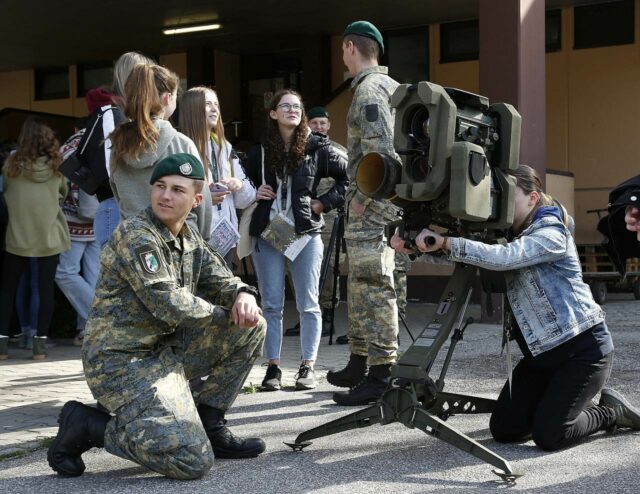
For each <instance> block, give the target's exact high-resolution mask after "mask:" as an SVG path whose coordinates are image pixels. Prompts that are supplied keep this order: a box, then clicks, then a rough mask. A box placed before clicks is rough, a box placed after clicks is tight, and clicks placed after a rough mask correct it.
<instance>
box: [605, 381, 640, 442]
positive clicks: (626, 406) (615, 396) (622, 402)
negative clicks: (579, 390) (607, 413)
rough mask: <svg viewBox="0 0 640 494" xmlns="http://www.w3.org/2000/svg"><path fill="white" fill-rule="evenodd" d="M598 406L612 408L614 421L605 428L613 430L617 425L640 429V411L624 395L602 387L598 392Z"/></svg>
mask: <svg viewBox="0 0 640 494" xmlns="http://www.w3.org/2000/svg"><path fill="white" fill-rule="evenodd" d="M600 406H604V407H608V408H611V409H613V413H614V414H615V419H616V421H615V423H614V424H613V425H612V426H611V427H610V428H609V429H607V430H608V431H609V432H613V431H615V430H616V428H618V427H622V428H627V429H633V430H636V431H637V430H640V411H639V410H638V409H636V408H634V407H633V406H631V404H630V403H629V402H628V401H627V400H626V398H625V397H624V396H622V395H621V394H620V393H618V392H617V391H615V390H613V389H609V388H604V389H603V390H602V391H601V392H600Z"/></svg>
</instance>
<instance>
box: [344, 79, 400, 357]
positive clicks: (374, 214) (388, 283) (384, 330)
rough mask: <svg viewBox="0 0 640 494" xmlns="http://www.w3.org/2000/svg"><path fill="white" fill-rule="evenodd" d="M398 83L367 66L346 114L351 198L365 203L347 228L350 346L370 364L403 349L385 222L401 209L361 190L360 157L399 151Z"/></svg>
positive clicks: (351, 215) (354, 87)
mask: <svg viewBox="0 0 640 494" xmlns="http://www.w3.org/2000/svg"><path fill="white" fill-rule="evenodd" d="M397 87H398V83H397V82H396V81H394V80H393V79H391V78H390V77H389V76H388V75H387V68H386V67H370V68H367V69H364V70H362V71H361V72H360V73H359V74H358V75H357V76H356V77H355V78H354V79H353V82H352V83H351V90H352V91H353V92H354V95H353V101H352V103H351V107H350V108H349V113H348V115H347V126H348V142H347V148H348V154H349V167H348V174H349V179H350V180H351V185H350V186H349V189H348V191H347V200H351V199H352V198H353V197H356V198H357V199H358V201H359V202H361V203H363V204H364V205H365V211H364V213H363V214H362V216H358V215H356V214H355V213H354V212H353V209H352V208H351V206H350V207H349V223H348V225H347V228H346V231H345V239H346V241H347V255H348V257H349V282H348V283H349V285H348V293H347V304H348V309H349V332H348V336H349V345H350V347H351V353H354V354H356V355H362V356H364V355H366V356H368V358H367V362H368V364H369V365H383V364H390V363H392V362H394V361H395V360H396V356H397V350H398V307H397V305H396V293H395V289H394V280H393V272H394V269H395V262H394V251H393V249H391V248H390V247H389V246H388V245H387V244H386V239H385V237H384V226H385V225H386V224H387V223H388V222H389V221H391V220H394V219H396V218H397V213H398V211H399V208H397V207H396V206H394V205H393V204H391V203H390V202H388V201H377V200H373V199H371V198H368V197H365V196H363V195H362V194H361V193H360V192H358V191H357V189H356V182H355V173H356V168H357V165H358V162H359V161H360V159H361V158H362V157H363V156H364V155H365V154H368V153H371V152H374V151H376V152H382V153H386V154H389V155H391V156H397V155H396V153H395V151H394V149H393V125H394V113H395V112H394V111H393V110H392V109H391V108H390V106H389V99H390V97H391V95H392V94H393V92H394V91H395V89H396V88H397Z"/></svg>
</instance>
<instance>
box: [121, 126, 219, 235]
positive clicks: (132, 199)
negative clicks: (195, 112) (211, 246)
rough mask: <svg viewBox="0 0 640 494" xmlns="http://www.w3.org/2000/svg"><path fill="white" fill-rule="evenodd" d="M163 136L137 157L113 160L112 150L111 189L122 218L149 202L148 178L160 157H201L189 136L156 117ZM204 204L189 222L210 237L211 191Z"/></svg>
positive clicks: (141, 208)
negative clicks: (184, 154)
mask: <svg viewBox="0 0 640 494" xmlns="http://www.w3.org/2000/svg"><path fill="white" fill-rule="evenodd" d="M153 123H154V124H155V126H156V128H157V129H158V132H160V137H159V138H158V142H157V143H156V146H155V147H154V149H152V150H151V151H148V152H146V153H144V154H142V155H141V156H140V157H139V158H138V159H135V160H134V159H130V158H125V159H124V160H121V161H115V160H114V153H113V152H112V153H111V177H110V183H111V189H112V190H113V195H114V197H115V198H116V201H118V206H119V207H120V214H121V215H122V218H123V219H126V218H129V217H131V216H134V215H136V214H138V213H139V212H140V211H142V210H144V209H145V208H146V207H147V206H149V205H150V203H151V201H150V197H151V185H150V184H149V180H150V178H151V172H152V171H153V166H154V165H155V163H156V162H157V161H158V160H161V159H162V158H166V157H167V156H170V155H172V154H176V153H189V154H192V155H194V156H197V157H198V158H199V159H202V158H201V157H200V155H199V153H198V148H196V145H195V144H194V143H193V141H192V140H191V139H189V138H188V137H187V136H186V135H184V134H182V133H180V132H178V131H177V130H176V129H174V128H173V126H172V125H171V123H169V122H167V121H166V120H161V119H154V121H153ZM203 196H204V200H203V201H202V204H200V206H198V207H197V208H196V209H194V210H193V212H194V213H195V214H191V215H189V218H188V221H189V222H190V223H191V225H192V226H194V227H197V228H198V231H199V232H200V235H202V237H203V238H204V239H205V240H208V239H209V237H210V235H211V221H212V211H211V208H212V203H211V194H206V193H205V194H203Z"/></svg>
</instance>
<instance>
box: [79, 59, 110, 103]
mask: <svg viewBox="0 0 640 494" xmlns="http://www.w3.org/2000/svg"><path fill="white" fill-rule="evenodd" d="M77 81H78V94H77V96H78V97H79V98H83V97H84V95H85V94H87V91H89V89H93V88H96V87H100V86H104V87H109V86H111V83H112V81H113V64H112V63H111V62H97V63H90V64H89V63H88V64H81V65H78V70H77Z"/></svg>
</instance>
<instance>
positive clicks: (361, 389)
mask: <svg viewBox="0 0 640 494" xmlns="http://www.w3.org/2000/svg"><path fill="white" fill-rule="evenodd" d="M388 384H389V381H388V379H385V380H381V379H377V378H375V377H373V376H371V375H368V376H367V377H366V378H365V379H363V380H362V381H360V383H359V384H358V385H356V386H355V387H354V388H352V389H350V390H349V391H338V392H337V393H333V401H335V402H336V403H337V404H338V405H342V406H359V405H369V404H371V403H375V402H376V401H378V399H379V398H380V397H381V396H382V395H383V394H384V391H385V390H386V389H387V385H388Z"/></svg>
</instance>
